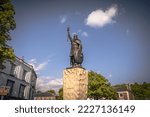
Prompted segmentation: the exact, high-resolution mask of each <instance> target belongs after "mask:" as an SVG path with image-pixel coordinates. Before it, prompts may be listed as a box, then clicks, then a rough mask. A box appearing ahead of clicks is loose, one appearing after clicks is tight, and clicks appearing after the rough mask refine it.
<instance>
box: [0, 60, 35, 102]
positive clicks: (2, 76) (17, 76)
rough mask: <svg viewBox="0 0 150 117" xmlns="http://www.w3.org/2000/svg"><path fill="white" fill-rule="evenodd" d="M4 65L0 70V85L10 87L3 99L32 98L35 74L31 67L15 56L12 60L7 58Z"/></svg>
mask: <svg viewBox="0 0 150 117" xmlns="http://www.w3.org/2000/svg"><path fill="white" fill-rule="evenodd" d="M4 65H5V67H6V68H5V69H3V70H0V86H8V87H9V88H10V90H9V95H8V96H5V97H4V99H27V100H32V99H34V93H35V86H36V79H37V75H36V73H35V71H34V69H33V67H32V66H31V65H29V64H27V63H26V62H24V60H23V59H20V58H17V57H16V60H15V61H14V62H11V61H9V60H7V61H6V62H5V63H4ZM1 99H2V97H1Z"/></svg>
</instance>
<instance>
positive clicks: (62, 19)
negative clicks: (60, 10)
mask: <svg viewBox="0 0 150 117" xmlns="http://www.w3.org/2000/svg"><path fill="white" fill-rule="evenodd" d="M66 20H67V17H66V16H61V17H60V23H62V24H64V23H65V22H66Z"/></svg>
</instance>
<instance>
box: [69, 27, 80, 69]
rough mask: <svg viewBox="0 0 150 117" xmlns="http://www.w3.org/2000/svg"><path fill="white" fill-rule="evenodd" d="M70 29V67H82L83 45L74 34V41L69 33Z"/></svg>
mask: <svg viewBox="0 0 150 117" xmlns="http://www.w3.org/2000/svg"><path fill="white" fill-rule="evenodd" d="M69 31H70V30H69V27H68V28H67V34H68V38H69V40H70V42H71V50H70V65H71V66H72V67H81V64H82V62H83V53H82V44H81V40H80V39H79V38H78V35H77V34H74V36H73V39H72V37H71V35H70V32H69Z"/></svg>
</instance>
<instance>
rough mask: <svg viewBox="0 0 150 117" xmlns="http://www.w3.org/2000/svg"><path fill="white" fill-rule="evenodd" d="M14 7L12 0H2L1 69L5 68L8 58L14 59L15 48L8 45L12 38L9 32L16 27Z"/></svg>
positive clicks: (0, 29)
mask: <svg viewBox="0 0 150 117" xmlns="http://www.w3.org/2000/svg"><path fill="white" fill-rule="evenodd" d="M14 14H15V11H14V8H13V5H12V4H11V0H0V69H3V68H4V66H3V62H4V61H5V60H6V59H10V60H14V59H15V55H14V52H13V49H12V48H11V47H10V46H8V45H7V42H8V41H9V40H11V38H10V35H9V32H10V30H13V29H15V27H16V23H15V20H14Z"/></svg>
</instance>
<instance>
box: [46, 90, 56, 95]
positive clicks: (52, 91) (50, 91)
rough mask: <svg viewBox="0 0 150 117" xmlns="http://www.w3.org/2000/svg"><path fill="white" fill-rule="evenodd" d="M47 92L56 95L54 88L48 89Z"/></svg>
mask: <svg viewBox="0 0 150 117" xmlns="http://www.w3.org/2000/svg"><path fill="white" fill-rule="evenodd" d="M47 92H48V93H50V94H53V95H56V92H55V90H48V91H47Z"/></svg>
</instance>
